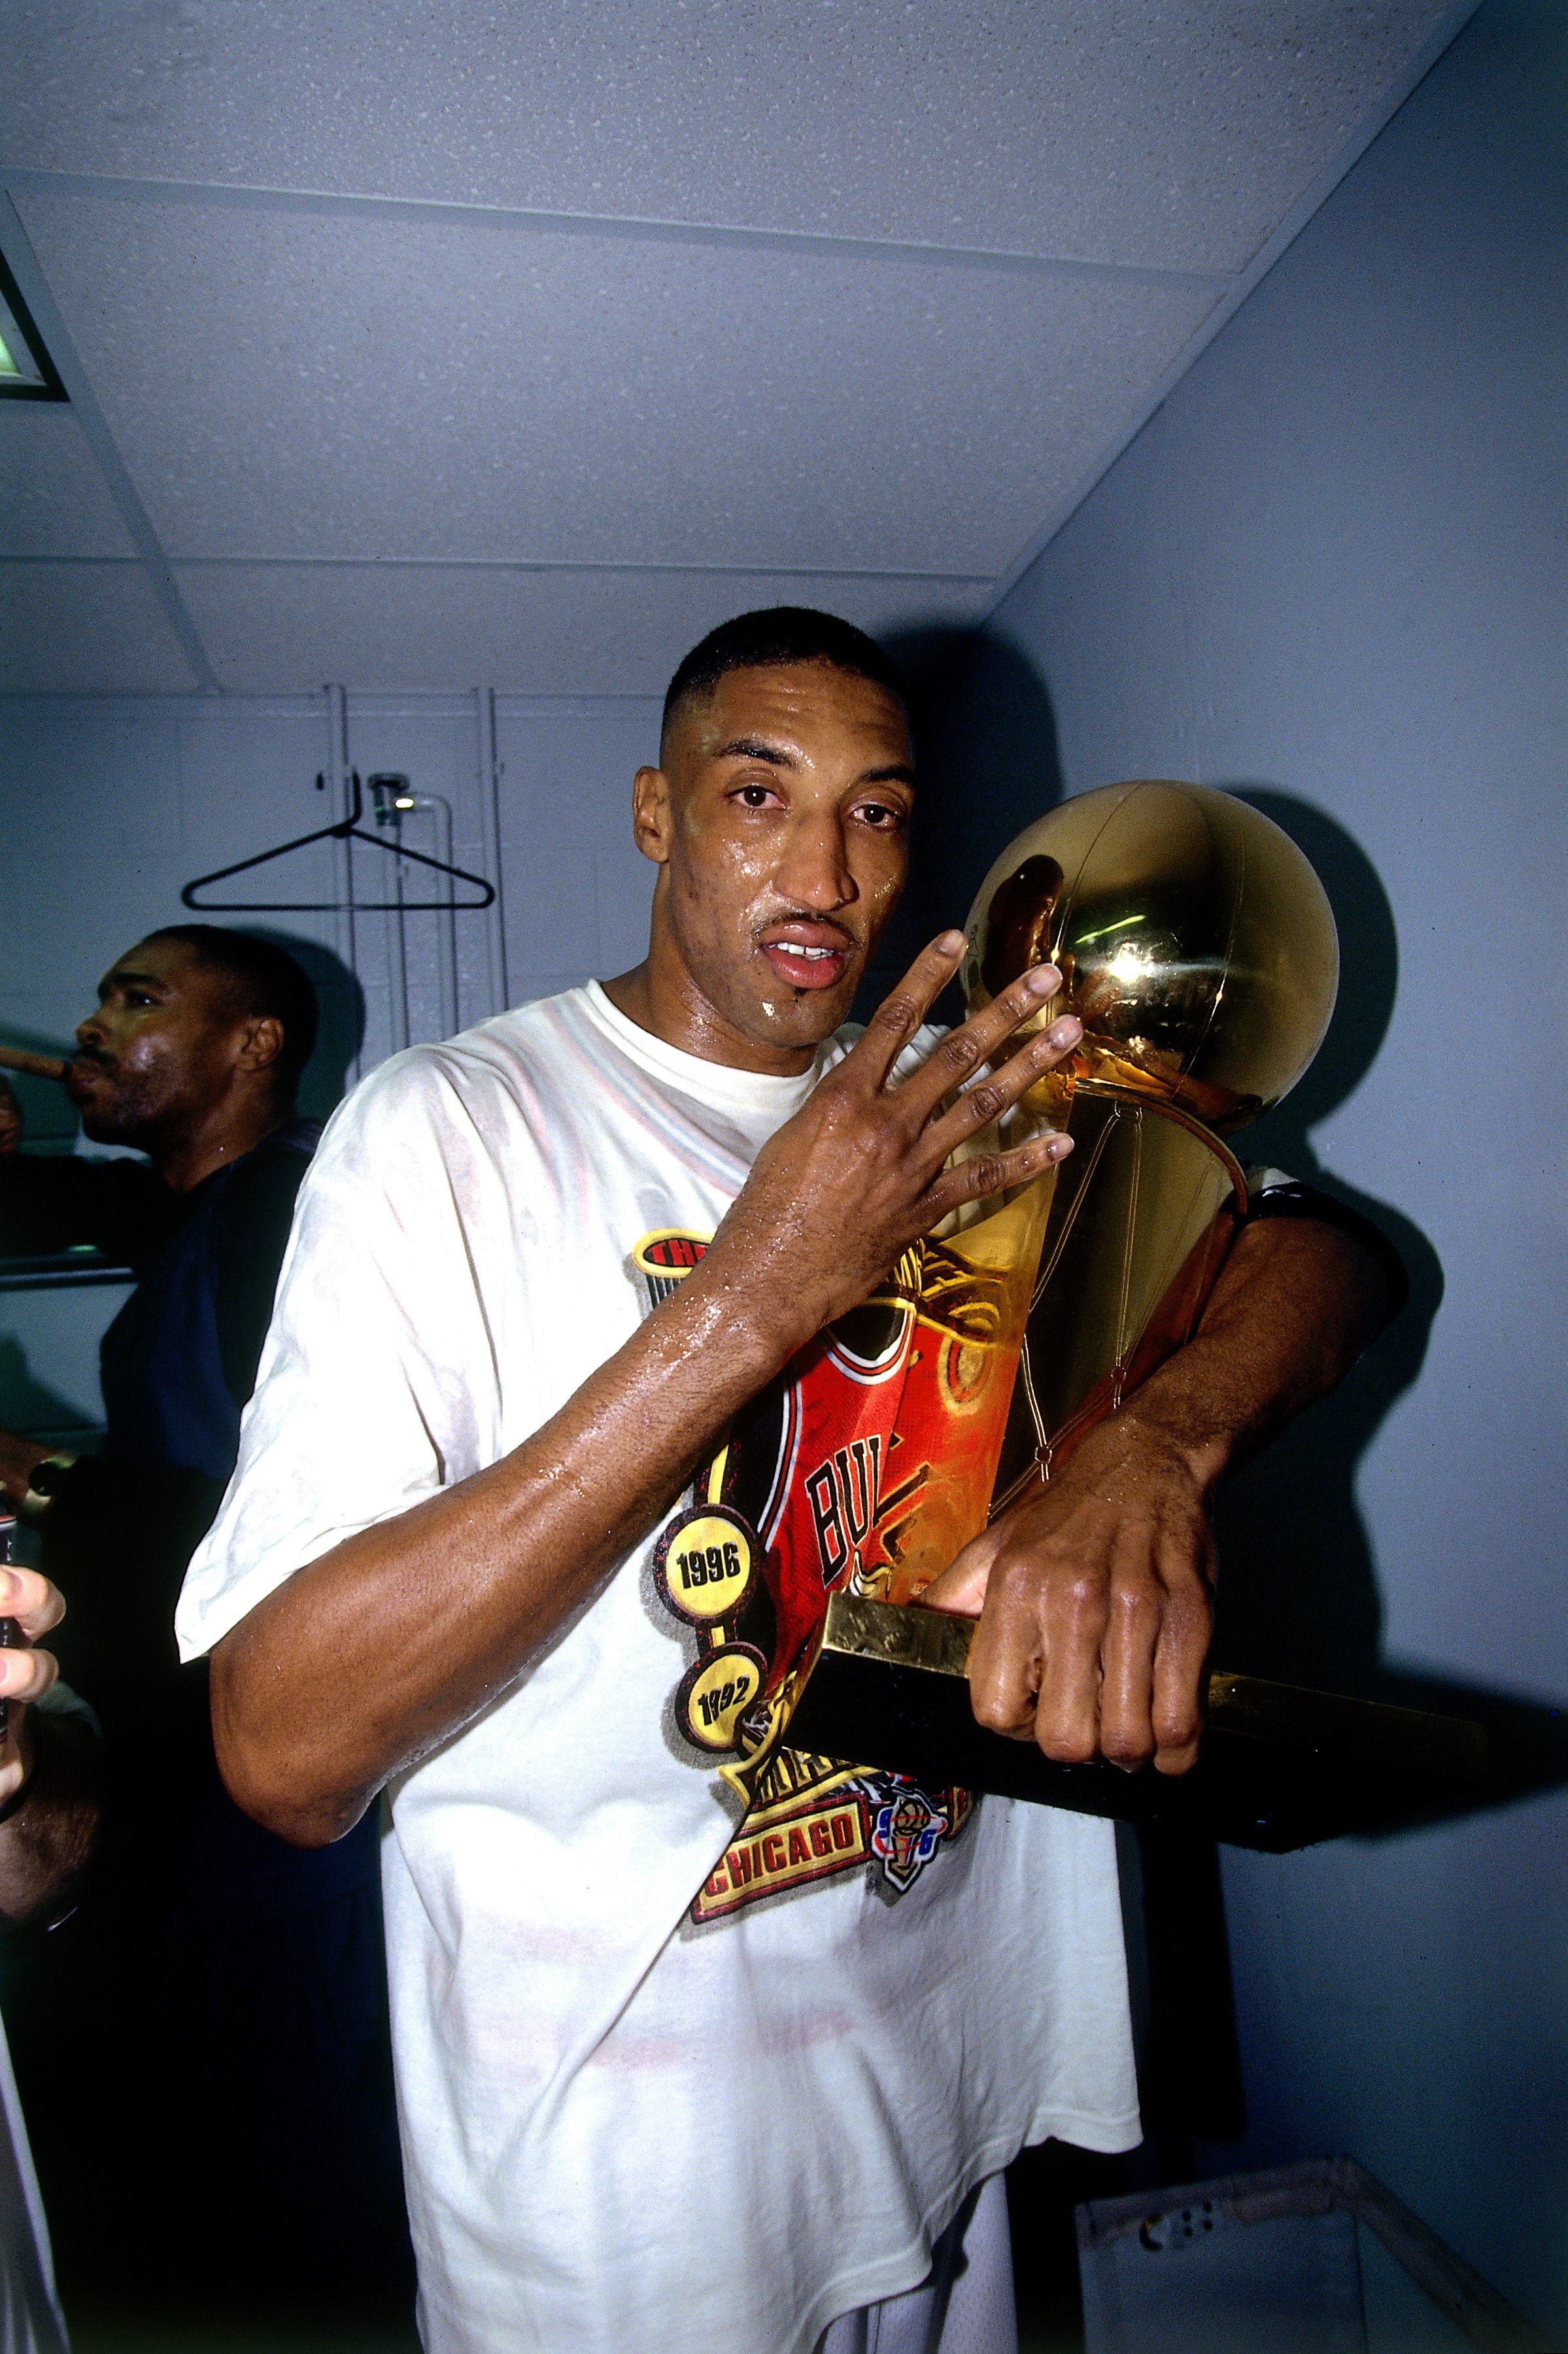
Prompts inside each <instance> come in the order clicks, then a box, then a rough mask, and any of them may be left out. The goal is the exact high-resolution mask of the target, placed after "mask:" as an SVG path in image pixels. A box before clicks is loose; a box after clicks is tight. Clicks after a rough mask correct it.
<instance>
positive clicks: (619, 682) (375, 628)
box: [175, 564, 991, 696]
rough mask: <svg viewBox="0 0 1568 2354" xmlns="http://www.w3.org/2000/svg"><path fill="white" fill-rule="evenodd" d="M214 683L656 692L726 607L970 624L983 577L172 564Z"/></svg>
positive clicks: (888, 625) (982, 594)
mask: <svg viewBox="0 0 1568 2354" xmlns="http://www.w3.org/2000/svg"><path fill="white" fill-rule="evenodd" d="M175 575H176V578H177V580H178V582H179V586H180V588H181V591H182V593H183V595H184V597H185V600H186V603H187V605H188V606H189V609H190V611H191V613H192V615H193V617H194V619H195V621H196V628H197V630H198V631H199V632H200V634H201V638H202V642H203V643H204V644H205V645H206V647H207V651H208V653H209V656H210V659H211V662H212V664H213V668H214V670H215V672H216V673H217V678H218V681H219V684H221V685H222V686H223V687H224V688H226V689H227V690H228V692H230V693H233V694H259V693H261V692H264V691H270V690H272V689H281V688H291V687H298V688H302V689H303V688H308V687H310V686H312V685H314V684H317V683H318V682H319V680H320V679H322V678H323V677H328V678H345V679H350V680H352V681H354V682H355V684H356V685H358V686H360V687H362V688H377V689H394V688H397V687H423V688H446V687H463V686H469V685H471V684H472V682H473V681H474V680H475V679H476V678H479V679H484V678H493V679H495V680H497V681H499V682H502V683H503V684H504V685H505V686H506V688H507V689H508V690H509V691H511V692H512V693H514V694H518V695H595V696H598V695H626V694H632V695H637V694H643V695H662V693H663V690H664V686H665V684H666V682H667V680H668V678H669V675H670V672H671V670H672V669H673V666H674V664H675V663H676V662H677V661H678V660H679V658H680V656H681V654H682V653H683V652H684V650H685V648H686V647H687V646H689V645H694V644H695V642H696V641H697V640H698V639H699V638H700V637H702V636H703V635H704V634H705V632H706V631H708V630H711V629H712V628H714V627H715V624H716V623H718V622H719V621H722V620H726V618H727V617H728V616H729V615H730V614H732V613H739V612H746V611H747V610H751V609H752V608H754V607H757V606H764V605H779V604H794V605H817V606H825V607H827V608H829V609H830V610H832V611H833V612H836V613H842V615H843V617H844V619H845V620H850V621H854V622H856V623H858V624H859V626H860V627H861V628H862V629H865V630H869V631H872V633H873V634H874V635H875V636H878V637H892V636H895V635H897V634H898V633H899V632H901V631H914V630H916V629H919V628H924V629H927V630H931V629H938V630H955V631H956V630H965V629H972V628H973V627H974V626H975V625H976V623H978V622H979V621H980V620H981V619H982V618H983V616H984V614H985V612H986V611H987V610H988V608H989V606H990V604H991V584H990V583H989V582H982V583H980V584H976V585H971V586H965V585H964V584H961V583H943V582H936V581H924V582H922V581H898V580H885V579H882V578H877V577H875V576H872V577H869V578H866V577H863V578H849V579H846V578H844V577H843V576H842V574H841V575H837V576H834V577H832V578H822V577H820V576H813V575H810V574H800V573H790V574H779V573H777V572H768V571H755V572H725V573H715V572H708V571H693V572H680V573H648V572H631V573H625V572H581V571H575V570H574V571H569V572H567V573H564V574H561V573H547V572H546V573H539V572H526V571H522V570H518V569H515V568H510V567H493V568H474V567H467V566H462V565H452V566H446V565H441V566H432V565H418V564H407V565H392V566H387V567H383V566H340V565H308V566H301V567H293V566H281V567H280V566H270V565H268V566H263V565H246V564H223V565H199V564H198V565H188V564H187V565H177V566H176V567H175Z"/></svg>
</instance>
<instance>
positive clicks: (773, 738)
mask: <svg viewBox="0 0 1568 2354" xmlns="http://www.w3.org/2000/svg"><path fill="white" fill-rule="evenodd" d="M663 775H664V779H665V782H666V786H667V790H668V811H667V816H666V821H665V829H664V832H665V841H666V843H667V851H668V855H667V860H666V862H665V864H664V872H663V874H662V876H661V879H660V891H659V898H658V900H657V901H656V903H655V904H656V913H655V925H656V928H657V927H658V925H659V924H660V922H661V921H662V922H663V923H664V924H665V925H667V927H668V930H669V934H670V936H671V944H672V945H673V947H674V948H675V949H676V951H677V953H678V955H679V958H680V960H681V962H682V964H683V966H684V968H685V970H686V972H687V974H688V975H689V976H690V979H691V981H693V982H694V983H695V985H696V988H697V991H699V992H700V994H701V996H702V998H704V999H705V1001H706V1002H707V1004H708V1005H709V1006H710V1007H711V1008H712V1009H713V1011H714V1012H715V1013H716V1014H717V1015H718V1016H719V1017H720V1019H721V1020H722V1021H723V1022H725V1023H728V1024H729V1025H731V1026H732V1027H733V1028H734V1029H735V1030H736V1031H738V1032H739V1033H740V1034H741V1035H742V1036H743V1037H745V1038H747V1039H750V1040H752V1041H754V1042H755V1043H756V1044H758V1045H759V1046H763V1047H767V1048H772V1049H775V1050H777V1049H785V1050H789V1049H791V1048H800V1047H810V1046H814V1045H815V1044H817V1043H818V1041H819V1040H821V1039H822V1038H825V1037H827V1036H829V1035H830V1034H832V1031H834V1030H836V1029H837V1028H838V1026H839V1024H840V1023H842V1021H843V1019H844V1018H845V1016H846V1014H847V1013H848V1012H849V1008H850V1003H851V1001H852V1000H853V996H854V992H855V989H856V987H857V985H858V983H859V981H860V977H861V975H862V973H863V971H864V970H865V966H866V962H867V960H868V958H869V956H870V954H871V951H872V949H874V946H875V944H876V941H877V939H878V938H879V936H880V934H881V932H882V929H883V927H884V926H885V923H886V922H887V919H888V917H889V916H890V915H891V914H892V913H893V909H894V907H895V905H896V903H897V899H898V895H899V892H900V891H901V890H902V888H903V885H904V878H905V875H906V869H907V864H908V848H907V843H908V830H909V819H910V814H911V811H912V809H913V805H914V797H915V796H914V784H915V777H914V766H913V758H912V754H911V749H910V743H909V729H908V723H907V721H906V718H905V716H904V712H903V710H902V708H901V706H900V705H898V704H897V703H896V702H895V700H894V698H893V697H892V696H891V695H888V694H887V693H886V692H885V690H884V689H883V688H882V687H880V686H877V685H875V684H874V683H873V682H872V681H871V680H869V679H863V678H856V677H854V676H853V675H852V674H851V673H849V672H846V671H841V670H835V669H834V668H832V666H831V665H830V664H829V663H789V664H779V665H778V666H776V667H774V668H770V669H766V670H736V671H731V672H729V673H726V676H725V677H723V678H722V679H720V681H719V683H718V684H717V686H716V687H715V690H714V692H713V694H712V695H711V696H708V697H707V698H705V699H698V700H696V701H695V702H694V703H692V704H690V705H687V706H686V708H685V709H684V710H683V711H682V712H680V713H679V714H678V715H677V716H676V719H675V722H674V725H673V728H672V730H671V740H670V742H669V743H668V745H667V746H666V748H665V756H664V770H663Z"/></svg>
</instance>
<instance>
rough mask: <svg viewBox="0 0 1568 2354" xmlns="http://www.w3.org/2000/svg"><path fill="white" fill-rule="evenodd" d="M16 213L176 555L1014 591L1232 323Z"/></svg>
mask: <svg viewBox="0 0 1568 2354" xmlns="http://www.w3.org/2000/svg"><path fill="white" fill-rule="evenodd" d="M18 210H19V212H20V213H21V216H22V218H23V220H24V223H25V225H26V228H27V230H28V233H29V235H30V237H31V239H32V242H33V245H34V248H35V250H36V251H37V255H38V257H39V260H40V262H41V263H42V266H43V267H44V269H45V270H46V272H47V273H48V279H49V281H50V284H51V286H52V288H53V289H54V292H55V295H56V299H57V301H58V303H59V305H60V308H61V311H62V313H64V315H65V317H66V320H67V322H68V323H69V328H70V331H71V334H72V338H73V340H74V342H75V344H76V345H77V348H78V350H79V353H80V355H81V357H82V359H83V362H84V364H85V365H86V366H87V368H88V370H89V373H90V376H91V377H92V380H93V382H94V384H95V385H96V386H97V387H98V388H99V397H100V399H101V403H102V406H103V408H104V410H105V413H106V415H107V417H108V418H109V419H110V422H111V428H112V429H113V431H114V433H115V437H116V440H117V441H118V443H119V446H120V449H121V451H122V455H123V456H124V459H125V461H126V463H127V465H128V467H129V468H130V470H131V472H132V478H133V479H134V481H135V482H136V484H137V487H138V490H139V491H140V493H141V495H142V497H143V501H144V503H145V504H146V506H147V510H148V513H149V514H150V515H151V517H152V519H153V522H154V527H155V529H156V530H157V532H158V534H159V535H160V537H161V539H162V540H163V542H164V546H165V548H166V550H167V552H168V554H169V556H170V557H171V560H180V559H185V558H191V557H209V558H210V557H280V556H289V557H317V558H323V559H326V558H344V557H361V558H366V557H391V558H397V559H400V560H403V561H418V560H421V559H429V558H434V557H447V558H450V559H453V560H462V559H468V560H489V561H503V560H508V559H511V560H518V561H535V562H557V563H559V562H566V561H573V560H575V561H581V562H585V563H591V564H596V565H604V564H610V565H613V564H618V563H630V564H640V565H641V564H662V565H675V564H680V565H697V566H704V565H709V564H721V565H734V564H749V565H751V566H754V567H759V568H768V567H784V568H789V569H801V570H823V569H851V570H860V569H864V570H874V571H877V572H882V573H888V574H897V573H910V572H913V573H923V572H935V573H940V574H944V575H958V576H967V577H969V578H994V577H995V576H996V575H997V574H998V573H999V572H1001V570H1002V569H1003V568H1004V567H1005V565H1006V563H1007V561H1008V559H1009V557H1011V556H1012V553H1013V551H1014V548H1015V546H1016V542H1017V538H1018V517H1019V515H1020V514H1021V512H1022V513H1024V514H1030V513H1034V514H1038V513H1040V512H1041V511H1042V510H1043V509H1044V508H1047V507H1048V506H1049V505H1050V504H1052V503H1054V502H1055V501H1058V500H1059V499H1060V498H1061V496H1062V495H1063V494H1064V493H1065V491H1066V489H1067V488H1068V486H1069V485H1070V483H1071V482H1072V481H1073V480H1074V479H1075V476H1076V475H1077V474H1078V473H1079V472H1081V471H1082V469H1083V467H1084V466H1085V464H1086V462H1087V461H1088V459H1089V458H1090V456H1091V455H1092V454H1093V452H1094V451H1095V450H1096V449H1097V447H1098V446H1099V445H1100V444H1101V442H1102V441H1103V440H1104V438H1105V435H1106V431H1107V419H1109V420H1111V421H1112V422H1113V424H1114V420H1115V419H1116V418H1117V416H1118V411H1123V410H1125V408H1127V406H1128V404H1129V403H1130V402H1131V401H1132V400H1133V399H1135V398H1136V396H1137V388H1138V387H1139V384H1140V383H1141V382H1143V381H1144V380H1145V379H1146V378H1147V377H1148V376H1150V375H1158V374H1159V373H1160V371H1161V370H1162V369H1163V368H1164V367H1165V366H1169V364H1170V362H1171V360H1172V359H1173V358H1174V357H1175V355H1176V354H1177V353H1178V352H1179V351H1180V350H1181V347H1182V345H1184V344H1185V343H1186V342H1187V341H1188V340H1189V338H1190V337H1191V336H1192V334H1193V332H1194V330H1195V329H1196V328H1197V327H1198V325H1199V324H1200V323H1201V322H1202V317H1203V315H1204V313H1205V312H1206V311H1207V310H1208V309H1209V307H1210V306H1211V304H1212V302H1213V292H1212V291H1211V290H1206V289H1202V288H1199V287H1195V286H1192V285H1191V284H1187V283H1180V284H1176V285H1165V284H1160V283H1152V284H1145V283H1128V284H1123V283H1120V282H1118V281H1099V280H1084V279H1081V278H1066V279H1060V280H1059V279H1055V278H1053V277H1050V276H1046V277H1036V276H1029V277H1015V276H997V275H993V274H990V273H986V272H960V273H954V272H952V271H950V270H923V269H920V268H917V267H914V266H911V265H906V264H878V263H875V262H872V261H868V260H858V259H857V260H849V261H843V260H827V259H825V258H822V257H821V256H813V257H810V258H807V257H800V256H787V255H780V254H776V253H771V252H755V251H746V250H738V249H701V248H691V247H672V246H659V245H646V244H639V245H627V244H624V243H620V242H618V241H614V240H600V239H569V240H563V239H556V238H552V237H548V236H544V237H541V236H536V235H529V234H527V233H526V232H523V231H513V232H509V233H507V234H504V235H501V234H496V233H493V232H488V231H476V230H472V229H468V228H449V227H444V226H440V225H438V224H435V223H431V222H429V221H426V220H416V221H408V220H398V219H395V218H387V217H376V218H373V219H370V220H356V219H352V218H344V217H325V218H323V217H310V216H302V215H300V214H295V213H271V212H267V211H256V210H248V211H245V212H234V211H230V210H227V209H222V208H218V209H212V210H208V209H207V208H203V207H195V206H191V205H178V206H171V205H162V204H152V203H141V204H126V203H122V202H115V201H104V200H102V199H92V198H84V197H81V196H71V195H65V194H55V193H50V194H45V193H42V192H39V191H37V190H33V191H30V192H29V191H26V190H25V191H22V192H21V193H20V195H19V199H18ZM259 415H260V417H261V418H264V419H265V423H266V430H265V433H264V435H263V436H261V437H258V435H257V434H256V432H255V429H254V425H255V420H256V419H257V418H258V416H259Z"/></svg>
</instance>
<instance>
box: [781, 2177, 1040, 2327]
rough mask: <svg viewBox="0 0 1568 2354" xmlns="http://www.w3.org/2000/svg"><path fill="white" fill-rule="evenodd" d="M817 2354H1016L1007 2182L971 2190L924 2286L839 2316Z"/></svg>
mask: <svg viewBox="0 0 1568 2354" xmlns="http://www.w3.org/2000/svg"><path fill="white" fill-rule="evenodd" d="M817 2354H1018V2313H1017V2308H1016V2306H1014V2304H1013V2300H1012V2242H1011V2241H1010V2239H1009V2238H1008V2232H1007V2181H1006V2178H1005V2176H1003V2175H1000V2174H993V2175H992V2176H991V2178H990V2179H989V2181H986V2182H982V2183H981V2184H980V2187H979V2189H978V2190H971V2191H970V2193H969V2197H968V2198H967V2199H966V2200H965V2201H964V2203H963V2205H962V2206H961V2207H960V2208H959V2211H958V2213H957V2214H956V2215H955V2216H954V2218H953V2220H952V2221H951V2222H950V2223H949V2224H948V2228H947V2230H946V2231H945V2232H943V2234H942V2236H941V2238H940V2239H939V2240H938V2243H937V2244H936V2246H935V2248H933V2250H932V2251H931V2271H930V2274H929V2277H928V2278H927V2279H926V2280H923V2281H922V2282H921V2284H920V2285H919V2287H918V2288H911V2289H906V2290H905V2292H904V2294H903V2296H886V2297H884V2298H883V2299H882V2301H881V2303H880V2304H878V2305H863V2306H861V2308H860V2310H859V2312H858V2313H842V2314H840V2316H839V2317H838V2319H837V2320H836V2321H835V2322H833V2323H832V2325H831V2326H830V2327H828V2328H827V2329H825V2330H824V2331H823V2332H822V2335H821V2338H819V2339H818V2341H817Z"/></svg>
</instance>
